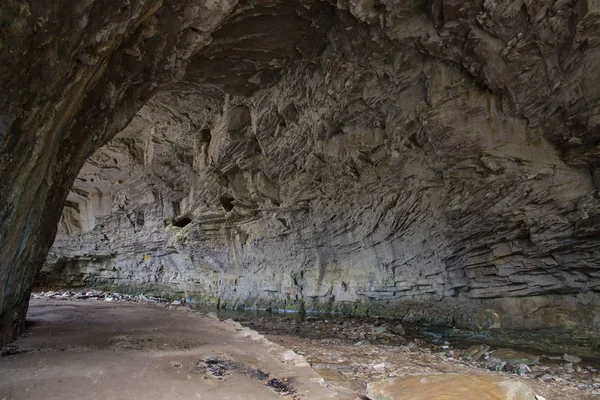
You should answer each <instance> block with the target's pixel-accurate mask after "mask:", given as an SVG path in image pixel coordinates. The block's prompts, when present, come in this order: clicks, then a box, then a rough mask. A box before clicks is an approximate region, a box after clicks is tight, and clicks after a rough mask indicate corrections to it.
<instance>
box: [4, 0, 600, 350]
mask: <svg viewBox="0 0 600 400" xmlns="http://www.w3.org/2000/svg"><path fill="white" fill-rule="evenodd" d="M179 3H186V4H188V3H189V4H190V5H189V7H191V9H193V10H195V11H190V9H188V8H179V9H178V8H177V7H175V5H176V4H179ZM200 3H202V4H204V2H202V1H187V2H183V1H170V2H167V1H165V2H164V4H163V5H162V6H161V7H159V8H158V10H157V11H154V12H155V13H158V14H156V16H155V17H152V18H150V19H149V20H148V21H162V19H161V18H164V19H165V21H171V19H169V18H174V17H173V14H172V13H173V12H175V11H173V10H179V11H177V12H179V13H180V15H179V14H178V15H179V17H178V18H179V19H178V21H179V20H181V19H186V18H188V17H189V18H190V21H196V22H191V23H190V25H189V27H188V28H183V27H181V26H179V25H178V24H175V23H173V24H169V23H168V22H164V23H157V25H156V26H155V27H154V28H152V29H154V30H158V32H162V31H161V30H160V29H168V32H167V31H165V33H164V35H163V34H161V33H158V34H159V35H162V36H160V37H164V38H165V41H166V43H171V42H173V41H175V42H177V41H176V40H174V39H173V38H175V37H177V38H178V40H179V42H177V43H179V46H182V44H183V43H188V42H189V43H193V44H189V50H188V51H187V52H183V51H181V50H179V48H178V47H177V46H176V45H175V44H173V43H171V45H170V47H169V46H167V45H165V46H164V47H161V49H162V50H160V51H159V50H156V49H157V48H158V46H157V45H156V44H155V43H152V45H150V43H147V45H146V46H142V47H143V48H144V51H150V50H152V51H153V52H157V51H158V52H159V53H160V54H158V55H157V54H153V53H151V54H150V53H149V54H146V53H145V52H144V51H142V50H141V49H140V45H139V43H146V42H147V41H149V40H151V38H145V36H144V35H139V36H136V40H137V41H136V42H135V43H138V45H137V47H136V48H135V49H134V48H127V49H125V48H123V50H122V51H123V53H124V55H123V57H125V54H126V55H127V57H133V58H134V59H136V60H138V62H139V64H140V66H143V68H147V69H142V71H144V72H138V73H136V74H133V75H131V76H130V75H127V76H125V75H126V74H123V73H122V72H121V69H122V68H124V65H125V66H127V67H128V68H129V61H128V62H127V63H125V64H123V63H122V62H121V63H119V62H117V61H114V63H115V65H114V66H113V65H112V64H110V63H111V62H113V60H116V59H117V57H116V56H114V57H110V58H108V59H107V60H109V61H107V62H108V63H109V64H103V65H106V66H105V67H103V68H104V69H103V71H104V72H103V73H104V74H105V75H103V76H106V79H104V78H103V79H104V80H101V81H99V82H105V81H106V85H107V86H98V88H97V89H94V90H95V91H92V90H89V93H90V94H89V96H88V97H87V98H88V103H82V104H80V105H79V107H78V108H77V109H76V110H75V111H76V116H71V117H69V118H70V119H68V121H69V124H70V125H69V127H70V128H69V129H63V130H57V131H56V132H59V133H57V134H56V135H58V136H56V138H57V139H55V142H56V143H62V142H61V141H60V140H63V141H65V140H66V141H67V142H68V143H71V142H69V141H68V137H71V136H73V135H74V136H76V137H77V138H78V139H77V140H78V141H77V142H76V143H74V145H72V147H69V148H64V149H62V148H61V147H60V146H58V144H57V145H56V146H58V147H55V148H54V147H53V148H51V149H49V148H47V147H43V146H42V147H40V145H38V146H37V147H35V146H33V145H32V147H31V149H32V150H31V151H30V153H29V156H27V157H25V156H21V153H20V152H19V151H18V148H17V147H15V145H12V144H11V143H13V142H14V141H16V140H18V139H17V138H20V137H21V136H18V135H16V133H13V131H14V132H16V131H15V130H14V129H16V128H14V127H15V126H17V127H18V126H23V128H22V129H25V127H26V128H27V129H25V130H27V131H28V132H31V135H30V136H31V137H34V136H35V138H36V139H35V140H38V141H41V140H50V138H51V137H55V136H52V135H50V134H49V133H45V132H46V131H44V129H46V128H47V124H48V121H50V122H52V123H54V122H55V121H57V120H58V119H57V118H58V115H62V114H60V113H57V112H54V113H53V114H50V113H44V114H40V115H43V116H44V118H45V119H44V118H41V117H40V118H38V119H35V120H33V119H27V120H26V119H25V117H24V115H25V114H23V113H21V114H15V113H13V114H10V115H9V117H7V118H3V119H1V120H0V121H1V122H0V129H4V128H2V127H4V126H8V125H10V124H12V128H10V129H12V130H9V131H8V135H6V134H3V135H0V139H1V140H4V141H3V142H2V141H0V146H3V147H2V151H3V153H2V157H3V158H2V161H0V171H2V176H1V181H0V185H1V187H2V188H3V190H2V193H9V192H5V191H4V190H5V189H4V188H5V187H6V188H8V189H10V190H11V191H15V192H14V193H17V192H16V191H17V189H18V190H23V192H22V193H24V194H22V195H21V196H22V197H21V198H23V199H25V200H26V202H28V203H27V204H29V206H28V208H27V207H26V205H25V204H21V202H18V201H16V200H10V201H5V196H4V195H3V196H2V198H1V199H0V210H8V211H4V212H5V213H6V212H8V214H6V215H8V216H9V218H16V217H14V216H15V215H18V216H21V215H23V216H22V217H20V218H21V219H19V220H18V221H20V222H19V223H20V224H21V225H15V222H10V223H7V222H3V224H2V235H0V245H2V246H0V255H2V259H3V260H13V261H9V264H8V266H9V267H8V268H5V265H4V264H2V270H1V271H0V278H1V279H0V284H2V285H4V287H5V288H8V289H5V290H7V291H3V292H2V293H3V294H2V295H1V296H0V297H2V298H3V300H2V301H3V303H2V306H1V307H0V313H2V314H0V315H8V314H7V313H8V312H9V310H13V309H14V307H15V304H17V303H15V302H14V301H13V300H10V299H12V298H13V297H14V298H18V299H21V300H20V301H21V303H23V302H24V301H25V298H26V297H25V296H24V294H23V293H25V292H28V290H29V289H30V286H31V280H32V279H33V276H35V272H37V270H38V269H39V268H40V267H41V265H42V262H43V258H44V255H45V250H46V249H47V248H48V246H49V245H50V244H51V240H52V233H53V230H54V229H56V228H55V226H56V221H57V220H58V218H59V217H58V211H60V204H61V202H62V199H63V198H64V197H65V196H66V202H65V208H64V210H63V212H62V217H61V221H60V224H59V226H58V234H57V236H56V240H55V242H54V245H53V247H52V249H51V250H50V254H49V256H48V259H47V262H46V265H45V266H44V268H43V269H42V272H41V274H40V276H39V278H38V284H39V285H41V286H44V285H56V284H65V283H66V284H68V285H78V286H98V285H107V286H114V287H117V286H126V287H128V288H130V289H131V290H145V291H156V292H165V293H170V294H172V295H175V296H181V297H190V298H193V299H196V300H198V301H202V302H209V303H213V304H219V305H221V306H223V305H225V306H231V307H234V306H241V305H243V306H247V307H250V306H262V307H267V306H271V307H286V308H305V309H311V308H315V309H318V310H322V311H327V310H339V311H352V312H358V313H367V312H368V313H372V314H386V315H394V316H397V317H401V318H403V319H405V320H408V321H415V320H425V321H429V322H435V323H444V324H451V325H455V326H461V327H471V328H475V329H485V328H506V329H557V330H566V331H569V332H573V333H574V334H576V335H578V336H579V337H591V338H595V340H597V339H598V334H597V333H596V332H598V328H600V317H599V315H600V297H599V295H598V293H599V291H600V195H599V187H600V185H599V183H598V177H599V176H600V147H599V146H598V143H600V133H599V132H600V129H599V128H600V122H599V121H600V118H599V117H598V114H599V110H600V101H599V100H600V82H596V80H597V73H596V71H597V70H598V67H600V51H599V50H600V49H597V48H596V47H600V45H599V44H598V43H600V42H599V41H598V35H599V34H600V6H598V5H597V4H596V2H595V1H591V0H590V1H587V2H586V1H562V0H560V1H551V0H548V1H532V0H527V1H512V0H511V1H492V0H486V1H474V0H473V1H456V0H434V1H432V2H422V1H408V0H402V1H400V0H379V1H377V0H350V1H343V0H340V1H337V2H335V1H328V2H327V1H319V0H314V1H312V0H303V1H283V0H281V1H277V0H269V1H267V0H260V1H253V2H246V1H239V2H234V1H231V2H206V4H210V7H212V8H211V9H210V10H201V11H199V10H198V9H197V8H194V7H195V6H194V5H193V4H200ZM204 6H205V7H208V5H204ZM92 9H93V8H92ZM167 10H170V11H169V12H167ZM186 10H187V11H186ZM89 12H91V11H87V13H88V14H86V15H90V14H89ZM192 14H193V15H194V18H195V19H194V18H192V17H190V15H192ZM107 18H108V17H107ZM95 20H96V17H93V18H91V19H90V21H95ZM105 20H106V19H105ZM145 23H146V24H149V22H145ZM175 25H176V26H177V27H174V26H175ZM11 26H12V25H11ZM152 26H154V25H152ZM2 29H6V28H2ZM32 29H33V28H32ZM98 29H100V27H98ZM138 29H141V28H138ZM148 29H150V28H148ZM91 30H92V27H90V26H87V27H85V28H82V31H83V32H86V35H91V34H90V33H89V32H88V31H90V32H91ZM94 32H95V31H94ZM152 32H154V34H155V35H156V34H157V33H155V31H152ZM192 32H193V33H192ZM72 33H73V32H70V33H68V32H65V33H64V35H67V36H68V35H70V34H72ZM194 35H198V37H196V36H194ZM188 36H193V37H194V38H195V39H193V40H192V38H188ZM65 37H66V36H65ZM69 37H70V36H69ZM94 37H99V36H98V35H96V36H94ZM152 37H154V36H152ZM200 38H201V39H200ZM3 39H4V38H3ZM167 39H169V40H171V41H169V40H167ZM132 40H133V39H132ZM140 41H141V42H140ZM4 46H6V45H4ZM23 46H25V45H23ZM134 47H135V46H134ZM80 48H83V47H81V46H80V47H77V49H80ZM119 48H120V47H118V48H117V49H119ZM2 49H4V47H0V51H2ZM136 49H137V50H136ZM78 51H79V50H78ZM115 51H117V50H115ZM132 52H133V53H135V55H133V56H132V55H131V54H130V53H132ZM86 54H87V53H86ZM38 56H39V55H36V57H38ZM29 57H30V58H29V62H31V57H33V56H29ZM136 57H137V58H136ZM161 57H164V58H161ZM176 57H180V58H177V59H178V60H181V61H180V63H177V62H174V63H175V65H171V64H169V63H166V64H165V62H166V61H165V60H172V59H173V58H176ZM24 58H25V59H27V57H25V56H24ZM84 58H85V57H84ZM92 58H93V57H92ZM85 59H87V58H85ZM188 59H191V61H190V62H189V64H188V65H187V68H186V69H185V73H183V70H184V67H185V64H186V61H187V60H188ZM36 60H37V59H36ZM59 61H61V62H66V61H65V60H62V58H60V60H59ZM36 62H39V63H40V64H39V65H42V62H44V65H45V64H47V61H45V60H43V61H42V60H37V61H36ZM72 62H73V63H75V61H72ZM90 62H91V61H90ZM169 62H170V61H169ZM34 65H38V64H35V63H34ZM85 65H87V64H85V62H81V61H79V62H78V64H77V68H82V69H85V68H88V67H85ZM94 65H96V64H94ZM136 65H137V64H136ZM175 67H177V68H175ZM65 68H66V67H65ZM70 68H71V69H68V68H67V69H65V71H67V70H68V71H70V72H72V70H73V68H75V67H72V66H71V67H70ZM140 68H142V67H140ZM5 69H6V67H4V66H3V67H0V77H1V78H2V79H0V82H4V81H5V79H6V78H5V75H6V74H5V73H4V71H5ZM173 71H177V72H179V73H175V72H173ZM159 72H160V73H159ZM164 74H169V78H170V79H166V78H165V77H163V75H164ZM74 76H75V75H72V74H71V75H65V78H64V82H63V81H61V82H62V83H63V85H62V86H60V84H61V82H58V83H56V86H55V89H53V91H52V92H50V93H52V95H53V96H56V99H60V98H61V97H60V96H59V95H58V94H55V92H54V91H56V90H57V89H56V88H60V89H61V90H63V89H64V88H65V87H66V85H65V84H64V83H65V82H66V83H68V82H73V77H74ZM159 76H160V79H159ZM109 77H110V78H111V79H121V81H120V82H121V83H120V84H119V85H116V84H114V83H113V84H112V86H111V85H109V83H110V81H108V80H107V79H108V78H109ZM180 78H181V79H180ZM32 79H34V78H32ZM35 79H39V77H35ZM174 81H177V82H176V83H170V82H174ZM167 83H170V84H169V85H166V84H167ZM20 84H21V85H23V83H22V82H21V83H20ZM15 85H16V84H15ZM88 88H89V85H88V86H86V87H85V89H82V90H84V91H85V90H88ZM159 89H160V90H159ZM48 90H49V89H48ZM127 90H129V91H127ZM145 91H147V92H148V93H145ZM154 91H158V92H159V93H158V94H157V95H156V96H154V97H153V98H152V99H151V100H149V101H147V100H148V99H149V98H150V97H151V94H153V93H154ZM140 92H144V93H145V95H140ZM56 93H58V92H56ZM86 93H88V92H86ZM125 93H131V95H130V98H131V100H130V101H129V102H125V101H118V99H120V98H122V97H123V96H124V94H125ZM103 96H104V97H106V96H109V97H111V96H112V97H111V98H112V99H113V100H111V101H110V102H108V100H106V101H107V102H108V103H107V104H109V105H105V103H103V102H102V100H101V99H102V98H104V97H103ZM63 97H65V96H64V95H63ZM53 98H54V97H53ZM128 98H129V97H128ZM11 101H12V100H11ZM142 103H145V105H144V106H143V107H141V106H142ZM2 104H3V103H2ZM11 104H16V103H15V102H13V103H11ZM49 104H51V105H52V106H53V107H55V106H57V104H60V102H58V101H54V102H51V103H49ZM27 105H28V107H29V106H31V104H30V103H27ZM22 107H24V106H22ZM31 107H32V106H31ZM103 107H104V108H103ZM107 107H108V108H107ZM140 107H141V109H140V110H139V111H138V109H139V108H140ZM22 109H25V108H22ZM28 110H29V109H28ZM75 111H74V112H75ZM29 112H31V111H29ZM40 112H41V111H40ZM136 112H137V114H135V116H133V114H134V113H136ZM11 115H18V116H17V117H16V119H14V121H13V117H11ZM131 117H133V119H132V120H131V121H130V120H129V119H130V118H131ZM43 121H46V125H44V124H42V122H43ZM84 121H88V122H87V123H88V124H91V125H89V126H88V125H86V124H85V123H84ZM92 123H93V124H92ZM26 124H29V125H26ZM126 125H127V127H126V128H124V127H125V126H126ZM122 128H124V129H122ZM117 131H120V132H119V133H118V134H117V136H116V137H115V138H114V139H113V140H112V141H111V142H110V143H108V144H106V145H105V146H104V147H102V148H100V149H99V150H97V151H96V152H95V153H94V155H93V156H92V157H91V158H90V159H89V160H88V161H87V162H86V163H85V165H83V169H81V171H79V167H80V165H81V164H83V161H84V160H85V158H86V156H87V155H88V154H91V152H92V151H93V150H96V149H97V148H98V147H99V145H100V144H103V143H104V142H106V141H107V140H108V139H109V138H110V137H112V136H113V135H114V134H115V133H116V132H117ZM53 132H54V131H53ZM69 132H73V133H69ZM98 132H100V133H98ZM65 135H66V136H65ZM69 135H71V136H69ZM94 135H99V137H101V138H102V140H99V139H96V141H94V139H93V138H94ZM4 136H6V137H7V138H8V140H5V139H2V138H3V137H4ZM22 137H29V136H22ZM61 138H62V139H61ZM11 140H12V141H11ZM23 140H24V139H23ZM31 140H34V139H31ZM67 142H66V143H67ZM40 143H41V142H40ZM52 143H54V142H52ZM11 146H12V147H11ZM9 149H13V150H12V151H11V152H10V153H11V154H16V155H18V157H15V160H17V159H18V160H21V161H19V162H20V163H21V164H19V165H16V164H15V165H14V166H12V164H10V163H9V162H8V161H5V160H8V159H9V158H8V157H9V156H8V154H9V151H8V150H9ZM36 149H37V150H36ZM42 149H43V151H42ZM35 151H38V153H35ZM5 154H7V155H6V156H5ZM32 154H38V158H39V157H41V156H40V154H41V155H44V156H47V157H48V158H49V159H51V161H48V163H46V164H43V165H44V168H45V169H40V170H39V171H45V173H43V172H39V173H38V175H36V176H37V177H38V178H39V179H38V180H39V184H38V183H35V185H37V186H35V185H34V183H33V182H32V180H31V179H28V180H26V179H27V176H28V175H26V174H24V173H23V172H20V171H25V169H24V168H25V166H26V165H30V166H34V165H35V166H36V168H38V167H37V166H38V164H39V162H37V161H34V159H35V157H33V156H32ZM42 158H43V157H42ZM14 162H17V161H14ZM9 164H10V165H9ZM40 165H41V164H40ZM59 165H62V169H60V168H59ZM32 168H33V167H32ZM39 168H42V167H39ZM5 171H13V173H10V174H8V175H5ZM67 172H68V173H67ZM77 173H79V176H78V177H77V178H76V179H75V174H77ZM13 177H14V179H13ZM16 177H20V178H19V179H23V181H19V182H29V183H28V185H30V186H31V185H34V186H31V188H30V187H29V186H27V189H24V188H25V186H23V185H21V186H19V185H17V184H16V183H15V182H16V179H17V178H16ZM73 180H74V185H73V187H72V190H71V191H70V192H69V193H68V194H67V191H66V190H67V189H68V187H69V186H70V183H71V182H72V181H73ZM7 182H8V183H7ZM43 182H51V183H52V185H48V184H47V183H46V184H43ZM42 187H43V188H46V189H44V190H50V188H55V187H60V190H58V189H56V190H58V192H60V193H58V192H57V194H56V195H55V196H57V197H52V199H54V200H53V201H54V202H48V201H47V200H45V199H46V198H45V197H43V198H38V197H35V196H33V195H32V193H39V192H37V191H36V190H38V189H39V188H42ZM33 189H35V190H33ZM10 193H13V192H10ZM20 193H21V192H20ZM11 196H13V197H10V199H18V198H19V197H18V195H11ZM15 196H17V197H15ZM61 196H62V197H61ZM36 199H37V200H36ZM40 199H41V200H40ZM11 201H12V202H11ZM11 205H12V207H15V208H14V209H19V210H37V209H39V210H40V212H39V213H37V214H36V213H34V214H31V213H30V214H15V212H16V211H10V210H11V208H10V207H9V206H11ZM34 205H35V207H33V206H34ZM44 206H45V207H46V208H48V207H50V208H51V210H52V212H51V213H50V214H51V215H50V216H51V218H50V216H46V215H48V211H46V212H45V213H43V212H42V211H43V208H44ZM31 207H33V208H31ZM19 212H22V213H24V211H19ZM11 213H12V214H11ZM3 215H4V214H3ZM29 215H31V218H33V219H29V221H35V224H37V225H36V226H37V227H38V228H36V229H34V230H33V232H36V231H38V230H39V227H40V226H41V227H43V229H41V231H42V232H46V233H45V234H42V235H41V236H40V235H39V234H38V235H32V236H31V238H30V239H29V240H30V242H27V243H29V246H26V248H27V249H29V250H28V251H30V252H32V254H33V253H35V257H34V256H33V255H32V256H31V257H29V256H27V257H25V256H21V255H18V256H17V254H21V253H18V252H17V250H16V247H15V249H13V250H11V248H8V247H5V246H4V242H6V241H7V240H8V241H9V242H10V243H13V244H14V246H17V244H18V243H24V242H23V240H24V239H23V235H25V233H22V232H26V230H24V229H22V227H24V226H25V225H24V224H25V223H26V221H27V220H28V219H27V218H26V216H29ZM40 215H44V216H45V217H44V218H45V219H39V218H40V217H39V216H40ZM5 218H7V217H3V219H4V221H12V220H9V219H5ZM48 218H49V219H48ZM15 221H16V220H15ZM15 227H16V228H15ZM5 249H8V250H5ZM2 262H3V263H4V262H5V261H2ZM16 283H18V284H16ZM19 285H20V286H19ZM5 293H7V294H5ZM11 296H12V297H11ZM6 299H9V300H6ZM11 315H12V314H11ZM7 318H8V317H7ZM19 321H21V320H19ZM3 330H4V322H3Z"/></svg>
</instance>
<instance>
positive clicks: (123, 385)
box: [0, 300, 356, 400]
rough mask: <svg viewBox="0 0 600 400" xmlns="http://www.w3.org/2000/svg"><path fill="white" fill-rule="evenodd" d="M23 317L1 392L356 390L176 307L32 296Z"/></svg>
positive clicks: (0, 363)
mask: <svg viewBox="0 0 600 400" xmlns="http://www.w3.org/2000/svg"><path fill="white" fill-rule="evenodd" d="M28 320H29V321H30V324H31V326H30V330H29V333H28V334H26V335H25V336H24V337H22V338H21V339H19V340H18V341H17V342H16V343H14V346H13V347H12V350H11V348H9V349H8V351H7V350H6V349H4V355H3V356H2V357H0V399H2V400H26V399H30V400H39V399H44V400H54V399H60V400H69V399H77V400H83V399H86V400H94V399H102V400H109V399H110V400H119V399H123V400H125V399H127V400H142V399H143V400H153V399H157V400H158V399H165V400H166V399H169V400H171V399H206V400H216V399H223V400H227V399H232V400H233V399H244V400H252V399H257V400H258V399H260V400H268V399H304V398H306V399H327V398H336V399H346V398H355V397H356V396H351V397H349V396H348V395H347V394H343V393H342V394H340V395H337V394H336V393H335V391H334V390H332V389H329V388H326V387H325V386H324V385H323V384H322V382H323V380H322V378H321V377H320V376H319V375H318V374H317V373H316V372H315V371H314V370H312V369H311V368H310V367H309V366H308V365H307V364H306V362H305V361H304V360H303V358H302V357H299V356H297V355H295V354H294V353H293V352H291V351H286V350H285V349H284V348H282V347H281V346H279V345H276V344H274V343H271V342H268V341H267V340H265V339H264V338H263V337H262V336H261V335H259V334H257V333H256V332H254V331H252V330H250V329H248V328H243V327H241V325H239V324H238V323H236V322H233V321H227V322H220V321H219V320H218V319H216V317H215V318H212V317H210V316H203V315H201V314H199V313H197V312H193V311H189V310H186V309H183V308H180V309H178V310H167V309H165V307H164V306H152V305H143V304H117V303H109V302H85V301H60V300H50V301H47V300H32V302H31V305H30V309H29V315H28ZM278 390H279V391H280V392H278Z"/></svg>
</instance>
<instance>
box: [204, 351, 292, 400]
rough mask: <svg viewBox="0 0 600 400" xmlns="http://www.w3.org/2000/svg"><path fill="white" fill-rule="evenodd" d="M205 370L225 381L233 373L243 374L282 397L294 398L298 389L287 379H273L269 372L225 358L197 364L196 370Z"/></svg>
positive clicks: (209, 358)
mask: <svg viewBox="0 0 600 400" xmlns="http://www.w3.org/2000/svg"><path fill="white" fill-rule="evenodd" d="M203 367H204V369H205V370H206V371H207V372H208V373H209V374H210V375H211V376H212V377H214V378H217V379H223V378H225V377H226V376H228V375H230V374H231V373H237V374H243V375H246V376H249V377H251V378H254V379H256V380H259V381H261V382H263V383H264V384H265V385H266V386H268V387H269V388H271V389H272V390H274V391H275V392H276V393H278V394H280V395H282V396H292V399H294V398H295V397H294V396H293V395H294V394H295V393H296V389H295V388H294V386H293V385H292V383H291V382H290V381H289V379H287V378H282V379H278V378H272V377H271V375H270V374H269V373H268V372H265V371H262V370H260V369H257V368H252V367H249V366H247V365H244V364H242V363H239V362H235V361H232V360H229V359H227V358H224V357H208V358H206V359H204V360H201V361H199V362H198V363H197V364H196V370H198V371H199V370H202V368H203Z"/></svg>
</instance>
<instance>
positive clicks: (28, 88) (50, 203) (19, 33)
mask: <svg viewBox="0 0 600 400" xmlns="http://www.w3.org/2000/svg"><path fill="white" fill-rule="evenodd" d="M236 3H237V2H236V1H234V0H231V1H202V0H194V1H192V0H169V1H167V0H164V1H163V0H125V1H123V0H118V1H117V0H85V1H80V0H73V1H72V0H63V1H46V0H32V1H23V0H8V1H3V2H2V4H1V5H0V345H1V344H4V343H6V342H8V341H10V340H12V339H14V338H15V337H16V336H17V335H18V334H19V333H20V332H22V330H23V329H24V326H25V314H26V310H27V306H28V302H29V293H30V291H31V288H32V284H33V280H34V278H35V276H36V275H37V273H38V272H39V270H40V269H41V267H42V266H43V264H44V261H45V259H46V256H47V252H48V249H49V248H50V247H51V245H52V242H53V240H54V237H55V233H56V230H57V225H58V222H59V219H60V217H61V210H62V207H63V203H64V200H65V198H66V197H67V195H68V192H69V189H70V187H71V186H72V183H73V181H74V180H75V178H76V177H77V174H78V173H79V171H80V169H81V167H82V166H83V164H84V162H85V160H86V159H87V158H88V157H89V156H90V155H92V154H93V152H94V151H95V150H97V149H98V148H99V147H101V146H102V145H103V144H105V143H106V142H107V141H108V140H110V139H111V138H112V137H113V136H114V135H115V134H116V133H117V132H119V131H121V130H122V129H123V128H125V127H126V126H127V125H128V123H129V121H130V120H131V118H132V117H133V116H134V115H135V113H136V112H137V111H138V110H139V109H140V107H141V106H142V105H143V104H144V103H145V102H147V101H148V99H149V98H151V97H152V95H154V94H155V93H156V92H157V91H158V90H159V89H160V88H161V87H162V86H164V85H166V84H168V83H172V82H174V81H177V80H179V79H180V78H181V76H182V75H183V73H184V71H185V66H186V63H187V61H188V59H189V58H190V57H191V55H192V54H195V53H196V52H197V51H198V50H199V49H201V48H202V47H203V46H205V45H207V44H208V43H209V42H210V40H211V36H210V35H211V33H212V31H214V30H216V29H217V28H218V26H219V25H220V23H221V22H222V21H223V20H224V18H225V16H226V15H228V14H229V13H230V12H231V11H232V9H233V7H234V6H235V4H236Z"/></svg>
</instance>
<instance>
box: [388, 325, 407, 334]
mask: <svg viewBox="0 0 600 400" xmlns="http://www.w3.org/2000/svg"><path fill="white" fill-rule="evenodd" d="M391 331H392V333H395V334H396V335H400V336H404V335H406V330H405V329H404V327H403V326H402V324H396V325H394V326H393V327H392V329H391Z"/></svg>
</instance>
